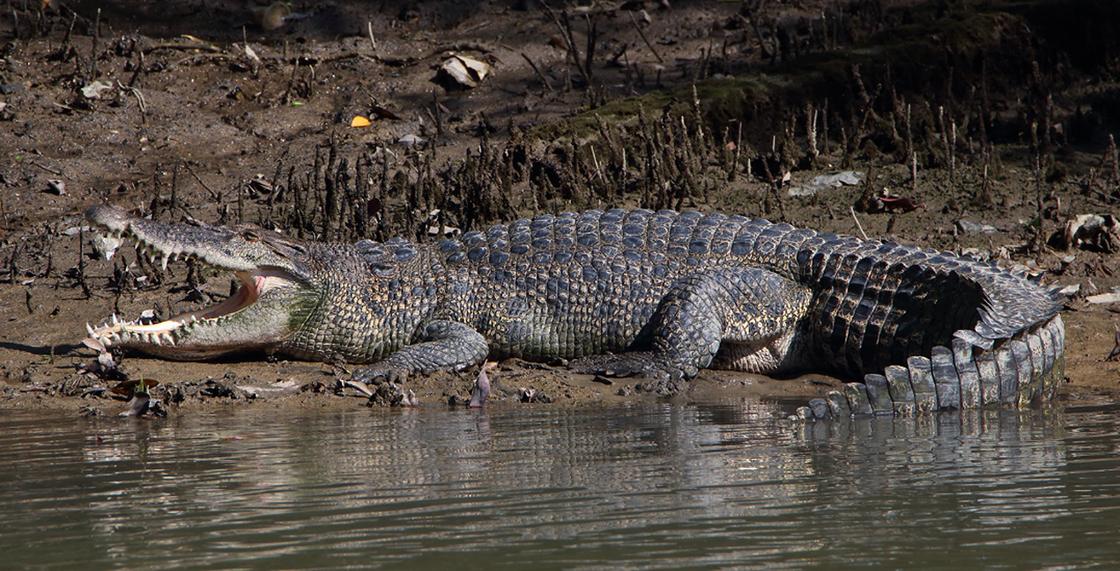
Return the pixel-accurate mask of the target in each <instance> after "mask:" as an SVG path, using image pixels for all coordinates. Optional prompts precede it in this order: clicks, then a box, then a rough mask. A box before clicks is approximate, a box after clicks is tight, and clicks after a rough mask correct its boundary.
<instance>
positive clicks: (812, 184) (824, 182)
mask: <svg viewBox="0 0 1120 571" xmlns="http://www.w3.org/2000/svg"><path fill="white" fill-rule="evenodd" d="M862 181H863V173H862V172H859V171H840V172H835V173H832V174H822V175H819V176H815V177H813V179H812V180H810V181H809V182H808V183H807V184H802V185H798V186H794V187H791V188H790V189H789V195H790V196H813V195H814V194H817V193H818V192H821V191H822V190H828V189H830V188H840V187H841V186H855V185H857V184H859V183H860V182H862Z"/></svg>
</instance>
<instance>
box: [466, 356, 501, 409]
mask: <svg viewBox="0 0 1120 571" xmlns="http://www.w3.org/2000/svg"><path fill="white" fill-rule="evenodd" d="M496 366H498V364H497V363H496V362H494V361H487V362H486V363H483V364H482V368H481V369H479V371H478V378H477V379H475V381H474V388H472V389H471V400H470V403H469V404H468V406H470V407H471V408H480V407H482V405H484V404H486V399H488V398H489V397H490V376H489V375H487V374H486V371H487V370H488V369H493V368H494V367H496Z"/></svg>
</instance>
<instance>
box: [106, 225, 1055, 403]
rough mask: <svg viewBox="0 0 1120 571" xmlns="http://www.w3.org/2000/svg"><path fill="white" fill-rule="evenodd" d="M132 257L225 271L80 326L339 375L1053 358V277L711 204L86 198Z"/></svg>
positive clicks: (897, 367) (130, 340)
mask: <svg viewBox="0 0 1120 571" xmlns="http://www.w3.org/2000/svg"><path fill="white" fill-rule="evenodd" d="M86 215H87V218H88V219H89V220H90V221H91V222H92V223H93V224H94V225H96V226H97V227H99V229H100V230H102V231H104V232H108V233H110V234H114V235H117V236H123V237H127V238H130V239H132V240H135V241H137V242H138V247H140V248H141V249H146V250H147V254H148V255H150V256H151V257H153V258H162V261H163V263H164V264H166V263H167V261H168V259H174V258H176V257H190V258H194V259H195V260H198V261H201V262H203V263H205V264H208V265H210V266H214V267H217V268H221V269H225V270H227V271H232V272H234V273H235V274H236V276H237V278H238V280H239V281H240V284H241V285H240V289H239V290H238V291H237V292H236V293H235V294H233V295H231V296H230V297H229V298H228V299H227V300H226V301H224V302H222V303H220V304H218V305H215V306H212V307H208V308H205V309H201V310H198V311H192V312H187V313H184V314H182V315H178V316H176V317H172V318H170V319H168V320H166V321H162V322H159V323H144V324H141V323H140V322H122V321H119V320H117V318H116V317H115V316H114V319H113V320H112V322H110V323H107V324H105V325H102V326H100V327H97V328H90V335H91V337H92V342H93V343H99V344H101V345H103V346H116V347H123V348H125V349H129V350H139V351H142V352H145V353H149V354H154V355H157V356H161V357H164V358H170V359H184V360H192V359H204V358H208V357H214V356H217V355H220V354H225V353H231V352H243V351H250V350H252V351H261V352H266V353H279V354H285V355H289V356H293V357H296V358H302V359H308V360H342V361H346V362H352V363H370V364H371V366H370V367H369V368H366V369H364V370H361V371H359V372H358V373H356V374H355V378H356V380H358V381H365V382H369V381H373V380H377V379H385V378H389V379H393V380H397V379H399V378H400V377H403V376H406V375H408V374H413V373H420V374H424V373H431V372H434V371H439V370H461V369H464V368H468V367H471V366H474V365H478V364H480V363H482V362H483V361H484V360H485V359H487V357H488V356H489V357H490V358H504V357H521V358H526V359H554V360H560V359H562V360H570V361H569V365H570V366H571V367H572V368H573V369H574V370H577V371H583V372H592V373H598V374H607V375H616V376H630V375H637V376H640V377H646V378H649V379H653V380H654V382H655V385H654V386H656V387H663V388H664V387H668V388H669V389H670V390H672V389H673V388H674V387H678V388H679V387H680V386H682V382H683V381H682V379H688V378H690V377H693V376H694V375H696V374H697V371H698V370H699V369H702V368H705V367H716V368H724V369H733V370H740V371H748V372H755V373H764V374H785V373H793V372H797V371H821V372H828V373H831V374H835V375H839V376H841V377H847V378H849V379H858V380H860V381H861V382H855V383H849V384H847V385H846V386H845V389H844V391H842V392H833V393H830V394H829V395H828V398H827V399H815V400H814V401H812V402H811V403H810V406H809V407H802V408H801V409H799V414H800V415H801V416H804V417H811V418H812V417H827V416H831V415H837V414H850V413H892V412H898V411H905V410H934V409H939V408H960V407H965V408H967V407H978V406H985V405H994V404H1016V405H1023V404H1025V403H1028V402H1030V401H1032V400H1034V399H1036V398H1039V397H1043V398H1044V397H1046V396H1047V395H1049V394H1051V393H1052V392H1053V389H1054V387H1055V384H1056V383H1055V380H1056V379H1058V378H1060V377H1061V374H1062V373H1061V371H1062V362H1063V358H1062V355H1063V347H1064V335H1065V332H1064V328H1063V326H1062V321H1061V317H1060V316H1059V315H1058V312H1059V310H1060V308H1061V300H1060V299H1059V298H1058V296H1057V294H1055V293H1054V292H1053V291H1052V290H1050V289H1046V288H1043V287H1041V286H1040V285H1038V284H1037V283H1034V282H1032V281H1031V280H1029V279H1027V278H1026V277H1025V276H1024V275H1021V274H1015V273H1012V272H1009V271H1006V270H1003V269H1000V268H998V267H996V266H995V265H994V264H990V263H984V262H980V261H975V260H972V259H968V258H964V257H958V256H956V255H954V254H952V253H949V252H938V251H933V250H928V249H920V248H916V247H912V246H905V245H900V244H897V243H894V242H888V241H874V240H860V239H857V238H853V237H850V236H842V235H836V234H831V233H820V232H816V231H813V230H805V229H798V228H795V227H793V226H790V225H788V224H775V223H771V222H769V221H766V220H762V219H751V218H746V217H742V216H727V215H723V214H715V213H713V214H702V213H699V212H682V213H677V212H674V211H668V210H663V211H658V212H653V211H649V210H608V211H599V210H591V211H587V212H581V213H570V212H568V213H563V214H559V215H555V216H554V215H540V216H537V217H535V218H532V219H523V220H518V221H516V222H512V223H509V224H503V225H496V226H492V227H490V228H489V229H488V230H486V231H482V232H478V231H473V232H468V233H466V234H464V235H462V236H461V237H460V238H458V239H443V240H438V241H434V242H432V243H413V242H409V241H406V240H403V239H399V238H397V239H392V240H388V241H386V242H381V243H378V242H373V241H370V240H361V241H358V242H357V243H355V244H333V243H332V244H328V243H322V242H313V241H300V240H295V239H292V238H290V237H287V236H285V235H283V234H281V233H278V232H273V231H265V230H262V229H260V228H257V227H249V226H245V227H237V228H228V227H223V226H209V225H205V224H201V223H197V222H193V223H190V224H169V223H163V222H157V221H153V220H148V219H144V218H139V217H134V216H131V215H129V214H127V213H126V212H125V211H123V210H120V209H118V208H115V207H111V206H95V207H93V208H91V209H89V210H88V211H87V213H86Z"/></svg>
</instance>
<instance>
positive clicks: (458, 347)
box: [354, 320, 490, 383]
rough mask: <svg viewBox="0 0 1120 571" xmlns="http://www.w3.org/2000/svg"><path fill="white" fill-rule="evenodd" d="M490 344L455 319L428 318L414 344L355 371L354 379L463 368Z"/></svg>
mask: <svg viewBox="0 0 1120 571" xmlns="http://www.w3.org/2000/svg"><path fill="white" fill-rule="evenodd" d="M489 351H490V348H489V346H488V345H487V344H486V339H485V338H484V337H483V336H482V335H481V334H479V332H478V331H475V330H474V329H471V328H470V327H468V326H466V325H464V324H462V323H458V322H456V321H446V320H435V321H429V322H428V323H427V324H425V325H424V326H423V327H422V328H421V329H420V330H419V332H418V333H417V335H416V338H415V340H414V342H413V344H412V345H408V346H406V347H403V348H401V349H400V350H399V351H397V352H396V353H393V354H392V355H389V356H388V357H386V358H385V359H383V360H381V361H379V362H377V363H374V364H373V365H372V366H370V367H369V368H366V369H362V370H360V371H358V372H356V373H354V380H355V381H361V382H363V383H369V382H373V381H376V380H378V379H385V380H389V381H400V380H403V379H404V378H405V377H407V376H408V375H409V374H411V373H420V374H427V373H434V372H436V371H448V370H454V371H460V370H462V369H465V368H467V367H469V366H471V365H477V364H479V363H482V362H483V361H484V360H485V359H486V355H487V353H489Z"/></svg>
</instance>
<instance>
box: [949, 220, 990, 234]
mask: <svg viewBox="0 0 1120 571" xmlns="http://www.w3.org/2000/svg"><path fill="white" fill-rule="evenodd" d="M957 230H960V231H961V232H962V233H964V234H995V233H996V232H998V231H999V230H998V229H996V227H995V226H992V225H990V224H981V223H979V222H972V221H971V220H964V219H961V220H957Z"/></svg>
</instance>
